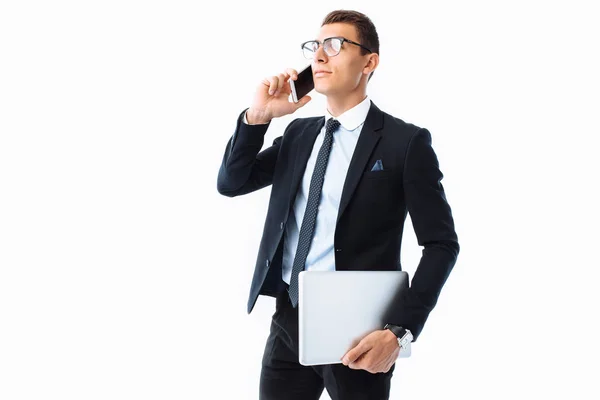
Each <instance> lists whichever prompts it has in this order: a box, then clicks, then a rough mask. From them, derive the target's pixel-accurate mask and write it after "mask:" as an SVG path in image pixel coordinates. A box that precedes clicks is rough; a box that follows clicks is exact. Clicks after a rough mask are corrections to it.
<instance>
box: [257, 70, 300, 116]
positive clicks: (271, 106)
mask: <svg viewBox="0 0 600 400" xmlns="http://www.w3.org/2000/svg"><path fill="white" fill-rule="evenodd" d="M290 79H293V80H296V79H298V72H297V71H296V70H295V69H292V68H288V69H286V70H285V72H284V73H281V74H279V75H274V76H271V77H268V78H265V79H263V80H262V82H261V83H260V85H258V88H257V89H256V93H255V94H254V100H253V102H252V105H251V106H250V108H249V109H248V111H247V112H246V118H247V120H248V123H249V124H251V125H253V124H266V123H268V122H270V121H271V120H272V119H273V118H277V117H282V116H284V115H288V114H292V113H293V112H295V111H296V110H297V109H299V108H300V107H302V106H304V105H305V104H306V103H308V102H309V101H310V100H311V98H310V96H304V97H303V98H302V99H300V101H298V103H294V102H291V101H289V100H288V98H289V96H290V94H291V93H292V89H291V88H290V84H289V80H290Z"/></svg>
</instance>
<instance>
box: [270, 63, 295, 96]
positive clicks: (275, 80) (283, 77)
mask: <svg viewBox="0 0 600 400" xmlns="http://www.w3.org/2000/svg"><path fill="white" fill-rule="evenodd" d="M290 78H292V79H293V80H296V79H298V72H297V71H296V70H295V69H293V68H287V69H286V70H285V72H283V73H281V74H278V75H274V76H271V77H270V78H269V94H270V95H275V96H277V95H278V94H279V93H281V91H282V89H283V91H288V89H289V86H287V87H286V86H284V85H285V83H286V82H287V81H288V80H289V79H290Z"/></svg>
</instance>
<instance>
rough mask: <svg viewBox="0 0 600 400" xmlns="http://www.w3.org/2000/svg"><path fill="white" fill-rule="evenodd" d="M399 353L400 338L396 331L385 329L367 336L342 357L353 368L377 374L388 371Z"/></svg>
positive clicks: (345, 363)
mask: <svg viewBox="0 0 600 400" xmlns="http://www.w3.org/2000/svg"><path fill="white" fill-rule="evenodd" d="M399 353H400V346H398V338H397V337H396V335H394V332H392V331H390V330H389V329H383V330H377V331H375V332H372V333H370V334H368V335H367V336H365V337H364V338H363V339H362V340H361V341H360V342H359V343H358V345H356V347H354V348H353V349H351V350H350V351H348V352H347V353H346V354H345V355H344V357H342V362H343V363H344V365H347V366H348V367H350V368H352V369H364V370H365V371H368V372H370V373H372V374H376V373H378V372H388V371H389V370H390V368H391V367H392V365H393V364H394V363H395V362H396V359H397V358H398V354H399Z"/></svg>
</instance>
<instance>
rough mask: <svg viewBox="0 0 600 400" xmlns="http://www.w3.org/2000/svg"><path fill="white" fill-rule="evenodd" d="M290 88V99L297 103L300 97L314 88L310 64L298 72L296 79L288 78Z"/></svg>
mask: <svg viewBox="0 0 600 400" xmlns="http://www.w3.org/2000/svg"><path fill="white" fill-rule="evenodd" d="M289 82H290V88H291V89H292V100H293V101H294V103H297V102H298V101H299V100H300V99H301V98H303V97H304V96H306V95H307V94H308V93H309V92H310V91H311V90H313V89H314V88H315V81H314V80H313V73H312V66H311V64H309V65H308V67H306V68H304V69H303V70H302V71H300V72H298V79H296V80H293V79H291V78H290V80H289Z"/></svg>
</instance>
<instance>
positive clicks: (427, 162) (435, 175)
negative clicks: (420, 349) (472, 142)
mask: <svg viewBox="0 0 600 400" xmlns="http://www.w3.org/2000/svg"><path fill="white" fill-rule="evenodd" d="M403 174H404V176H403V181H404V194H405V201H406V206H407V209H408V212H409V213H410V218H411V221H412V224H413V228H414V230H415V234H416V237H417V241H418V243H419V245H420V246H424V249H423V253H422V256H421V260H420V262H419V265H418V266H417V269H416V271H415V274H414V276H413V278H412V281H411V284H410V287H409V289H408V290H407V291H405V293H404V295H403V296H402V301H401V302H400V305H399V308H398V310H396V315H395V318H394V321H390V323H391V324H394V325H400V326H403V327H405V328H407V329H409V330H410V331H411V333H412V334H413V337H414V338H413V342H414V341H416V339H417V337H418V336H419V335H420V333H421V331H422V329H423V326H424V324H425V321H426V320H427V317H428V316H429V313H430V312H431V311H432V310H433V308H434V307H435V304H436V303H437V300H438V297H439V295H440V292H441V290H442V287H443V286H444V284H445V282H446V279H447V278H448V276H449V274H450V271H451V270H452V268H453V267H454V264H455V263H456V258H457V257H458V252H459V249H460V247H459V244H458V238H457V235H456V232H455V230H454V220H453V218H452V211H451V209H450V206H449V204H448V202H447V201H446V195H445V193H444V188H443V186H442V183H441V180H442V178H443V174H442V172H441V171H440V168H439V163H438V159H437V156H436V154H435V152H434V150H433V147H432V146H431V134H430V133H429V131H428V130H427V129H425V128H420V129H419V130H418V131H417V132H416V133H415V134H414V136H413V137H412V138H411V140H410V143H409V145H408V150H407V153H406V159H405V165H404V173H403Z"/></svg>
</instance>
